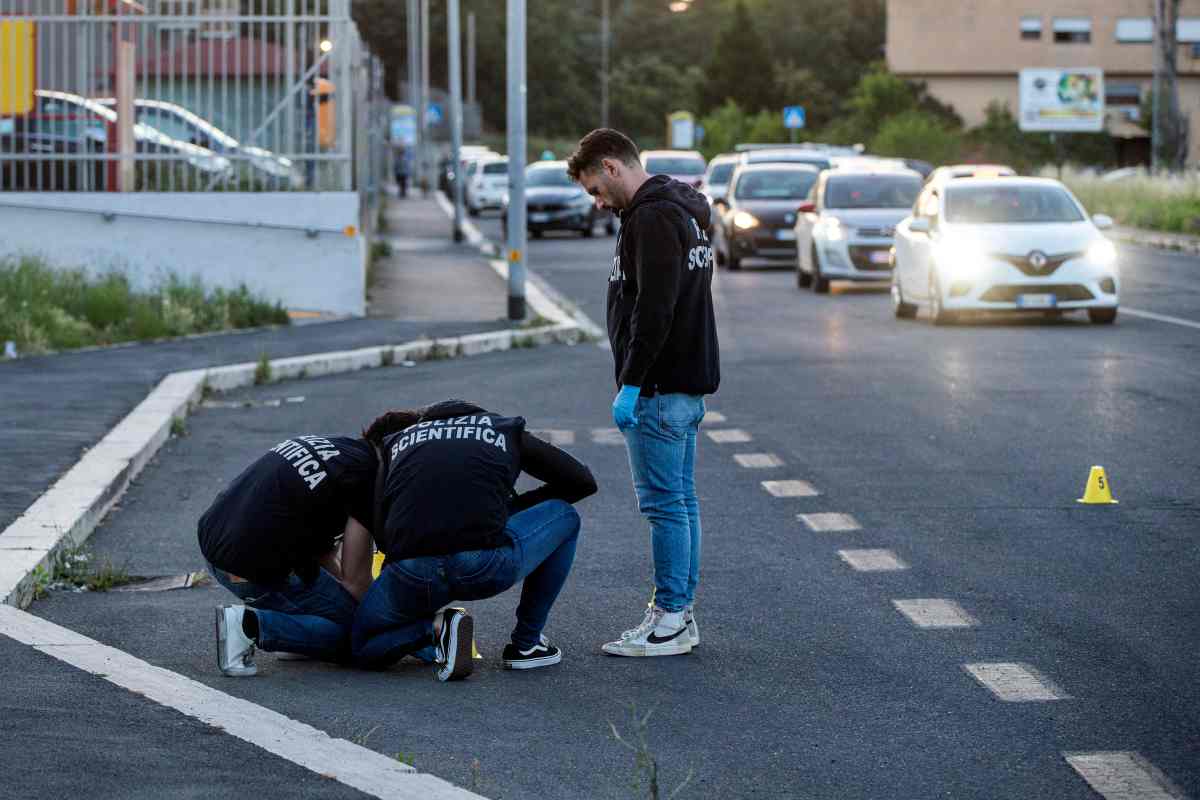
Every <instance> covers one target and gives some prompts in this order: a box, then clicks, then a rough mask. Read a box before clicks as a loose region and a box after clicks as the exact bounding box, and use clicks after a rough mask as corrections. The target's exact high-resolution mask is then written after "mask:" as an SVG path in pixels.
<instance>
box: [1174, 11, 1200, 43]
mask: <svg viewBox="0 0 1200 800" xmlns="http://www.w3.org/2000/svg"><path fill="white" fill-rule="evenodd" d="M1175 39H1176V41H1178V42H1182V43H1184V44H1192V43H1194V42H1200V17H1180V18H1179V22H1178V23H1176V25H1175Z"/></svg>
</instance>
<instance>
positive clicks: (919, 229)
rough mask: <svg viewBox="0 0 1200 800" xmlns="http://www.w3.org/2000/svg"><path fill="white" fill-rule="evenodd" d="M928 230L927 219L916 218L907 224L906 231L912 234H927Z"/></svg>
mask: <svg viewBox="0 0 1200 800" xmlns="http://www.w3.org/2000/svg"><path fill="white" fill-rule="evenodd" d="M930 228H931V226H930V224H929V219H928V218H927V217H916V218H914V219H913V220H912V221H911V222H909V223H908V230H909V231H910V232H912V233H929V231H930Z"/></svg>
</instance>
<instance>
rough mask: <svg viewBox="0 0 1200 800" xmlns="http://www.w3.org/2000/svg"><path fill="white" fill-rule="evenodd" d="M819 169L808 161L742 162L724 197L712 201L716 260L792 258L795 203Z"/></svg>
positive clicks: (738, 263)
mask: <svg viewBox="0 0 1200 800" xmlns="http://www.w3.org/2000/svg"><path fill="white" fill-rule="evenodd" d="M819 174H820V173H819V172H818V171H817V168H816V167H814V166H812V165H810V164H742V165H740V166H739V167H738V168H737V169H736V170H734V173H733V178H732V179H731V181H730V184H729V191H728V193H727V194H726V195H725V199H723V200H718V201H717V203H716V206H715V208H716V210H717V218H716V219H715V220H714V222H713V250H714V251H716V258H717V264H718V265H720V266H725V267H728V268H729V269H731V270H736V269H741V267H742V260H743V259H746V258H766V259H772V260H786V261H788V262H789V263H790V262H791V261H793V260H794V259H795V257H796V242H795V233H794V232H793V230H792V226H793V224H794V223H795V221H796V207H797V206H798V205H799V204H800V203H801V202H802V201H803V200H804V198H805V197H806V196H807V195H808V193H809V191H810V189H811V187H812V185H813V184H814V183H816V181H817V176H818V175H819Z"/></svg>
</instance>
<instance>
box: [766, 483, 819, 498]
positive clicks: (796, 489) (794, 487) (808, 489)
mask: <svg viewBox="0 0 1200 800" xmlns="http://www.w3.org/2000/svg"><path fill="white" fill-rule="evenodd" d="M762 487H763V488H764V489H766V490H767V491H768V492H770V494H771V495H772V496H773V497H816V496H817V495H819V494H820V492H818V491H817V490H816V489H814V488H813V485H812V484H811V483H809V482H808V481H763V482H762Z"/></svg>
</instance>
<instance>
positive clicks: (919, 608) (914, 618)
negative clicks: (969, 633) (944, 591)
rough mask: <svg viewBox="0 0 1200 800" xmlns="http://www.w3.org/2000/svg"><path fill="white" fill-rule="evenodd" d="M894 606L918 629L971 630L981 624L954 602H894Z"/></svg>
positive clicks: (938, 600) (922, 599)
mask: <svg viewBox="0 0 1200 800" xmlns="http://www.w3.org/2000/svg"><path fill="white" fill-rule="evenodd" d="M892 605H894V606H895V607H896V610H897V611H899V612H900V613H901V614H903V615H904V616H906V617H908V619H909V621H910V622H911V623H912V624H913V625H916V626H917V627H918V628H971V627H974V626H976V625H978V624H979V622H978V620H976V619H975V618H974V617H972V616H971V615H970V614H968V613H967V612H966V611H965V610H963V607H962V606H960V605H959V604H958V603H956V602H954V601H953V600H941V599H937V598H921V599H917V600H893V601H892Z"/></svg>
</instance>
